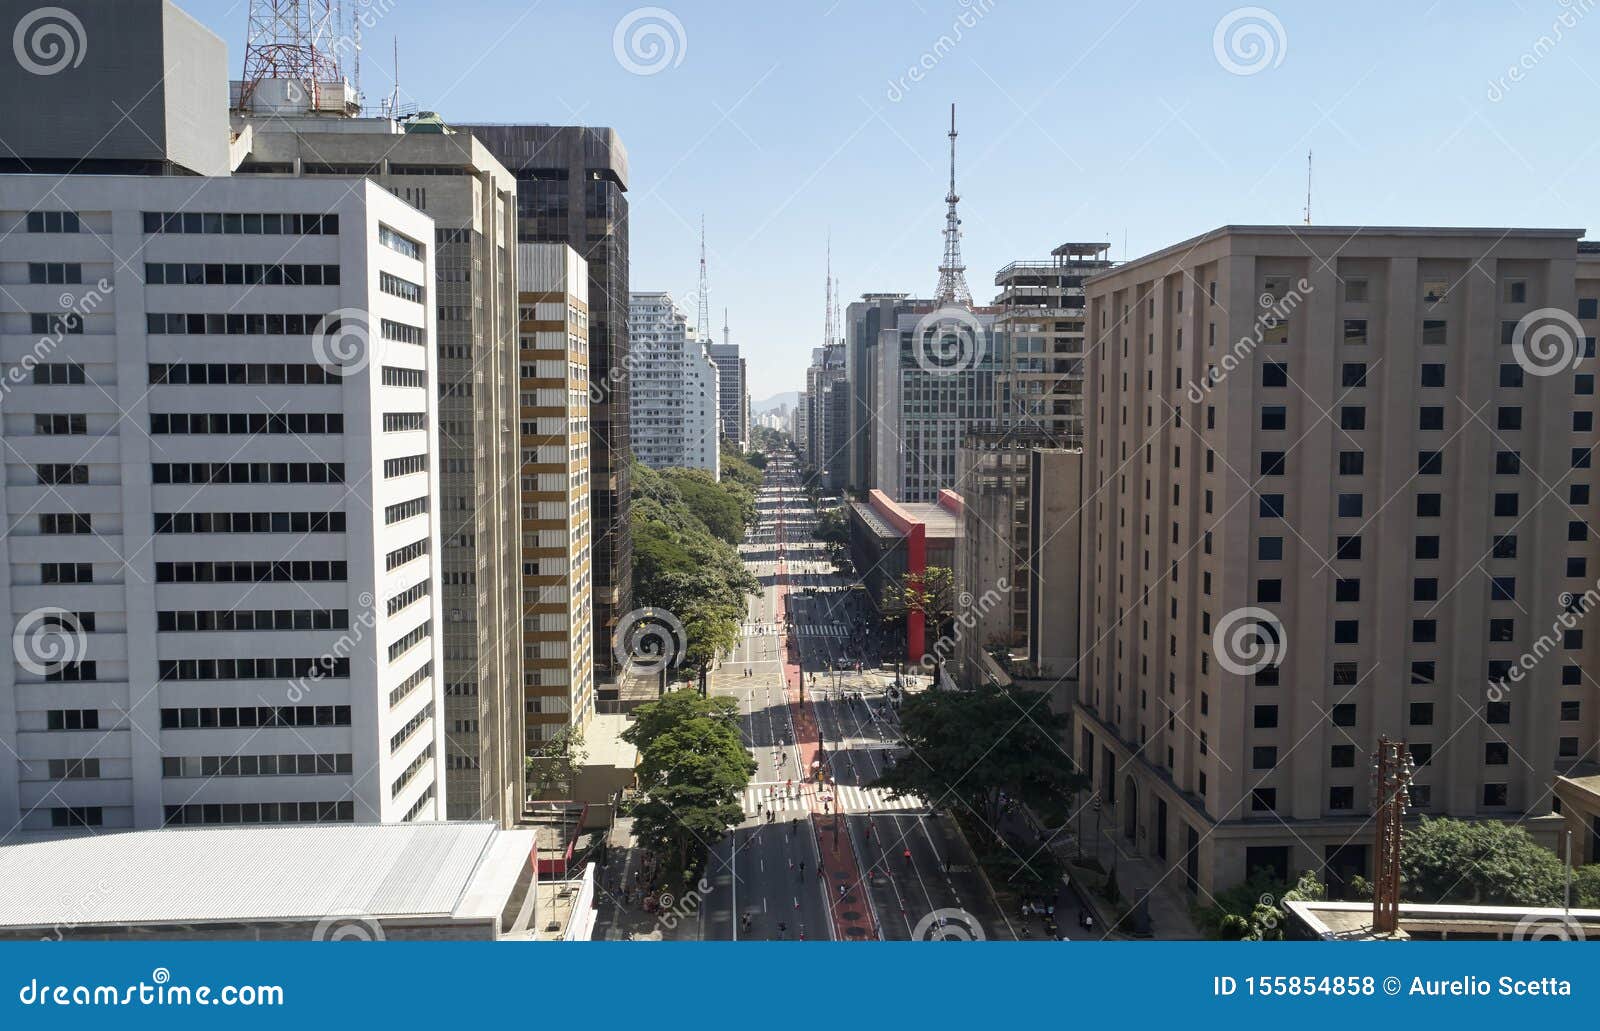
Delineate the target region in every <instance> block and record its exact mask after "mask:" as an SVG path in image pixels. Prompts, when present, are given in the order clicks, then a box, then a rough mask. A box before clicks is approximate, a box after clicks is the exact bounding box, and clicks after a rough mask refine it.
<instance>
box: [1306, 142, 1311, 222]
mask: <svg viewBox="0 0 1600 1031" xmlns="http://www.w3.org/2000/svg"><path fill="white" fill-rule="evenodd" d="M1310 224H1311V151H1310V150H1307V151H1306V225H1310Z"/></svg>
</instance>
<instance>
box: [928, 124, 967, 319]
mask: <svg viewBox="0 0 1600 1031" xmlns="http://www.w3.org/2000/svg"><path fill="white" fill-rule="evenodd" d="M960 200H961V195H960V194H958V193H956V106H955V105H954V104H951V105H950V192H949V193H947V194H945V198H944V201H945V204H947V205H948V210H946V212H945V216H944V263H943V264H941V265H940V266H939V289H938V290H937V291H936V292H935V295H934V296H935V298H936V299H937V300H938V302H939V303H940V304H941V305H946V304H959V305H963V306H966V307H969V308H970V307H971V306H972V291H971V290H970V289H968V287H967V267H966V266H965V265H963V264H962V263H961V216H960V215H958V214H956V204H957V203H958V202H959V201H960Z"/></svg>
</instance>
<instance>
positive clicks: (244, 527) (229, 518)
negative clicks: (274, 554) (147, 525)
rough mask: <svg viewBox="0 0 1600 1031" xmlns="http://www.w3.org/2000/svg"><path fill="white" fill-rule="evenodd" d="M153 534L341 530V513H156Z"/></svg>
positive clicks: (336, 531)
mask: <svg viewBox="0 0 1600 1031" xmlns="http://www.w3.org/2000/svg"><path fill="white" fill-rule="evenodd" d="M155 527H156V533H302V534H303V533H344V531H345V514H344V513H343V512H157V513H156V515H155Z"/></svg>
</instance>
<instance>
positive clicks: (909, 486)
mask: <svg viewBox="0 0 1600 1031" xmlns="http://www.w3.org/2000/svg"><path fill="white" fill-rule="evenodd" d="M894 314H895V320H894V322H893V323H892V324H887V323H886V324H885V325H884V326H883V328H882V329H881V330H880V331H879V339H878V343H877V345H876V346H875V347H873V348H871V349H870V353H871V355H872V360H873V368H872V369H871V371H870V372H869V373H868V378H869V379H870V380H871V382H872V385H873V396H872V403H871V406H870V410H871V412H872V416H871V418H872V420H873V423H874V425H873V432H872V437H871V443H872V458H871V464H872V468H871V473H870V478H871V481H872V483H873V484H874V485H875V487H876V488H877V489H879V490H882V491H884V492H885V493H887V494H889V495H890V496H892V497H894V498H895V499H896V500H899V501H919V502H926V501H932V500H934V499H935V498H937V497H938V495H939V491H941V490H944V489H946V488H951V487H954V486H955V485H956V482H957V470H956V464H957V463H956V459H957V452H958V451H959V449H960V445H961V441H962V439H963V438H965V437H966V435H967V434H968V433H972V432H979V431H984V430H990V429H993V428H994V426H995V369H996V368H997V367H1000V366H1001V365H1002V364H1003V362H1004V356H1003V355H1002V354H999V353H997V347H998V346H999V345H1000V344H1002V343H1003V338H997V337H996V335H995V333H994V321H995V316H996V312H995V310H994V309H992V308H968V309H952V308H950V307H942V308H937V307H934V306H932V305H931V304H927V305H919V306H910V305H905V304H904V303H903V302H900V303H897V304H896V305H895V306H894Z"/></svg>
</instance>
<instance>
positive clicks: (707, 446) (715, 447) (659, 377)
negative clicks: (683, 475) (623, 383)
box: [628, 292, 722, 478]
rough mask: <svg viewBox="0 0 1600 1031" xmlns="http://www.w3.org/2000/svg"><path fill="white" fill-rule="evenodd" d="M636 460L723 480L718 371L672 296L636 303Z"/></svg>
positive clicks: (632, 348) (632, 363)
mask: <svg viewBox="0 0 1600 1031" xmlns="http://www.w3.org/2000/svg"><path fill="white" fill-rule="evenodd" d="M629 302H630V306H629V316H628V340H629V344H628V348H629V350H628V355H629V368H628V372H629V376H630V377H631V380H632V385H631V388H630V389H631V404H632V420H633V454H634V457H635V458H637V459H638V460H639V461H641V462H643V463H644V464H645V465H647V466H649V467H650V468H652V469H668V468H685V469H705V470H707V471H708V472H710V473H711V474H712V475H713V476H717V477H719V478H720V476H721V472H722V470H721V465H722V461H721V447H720V444H719V438H720V432H719V429H718V427H719V417H718V412H719V395H718V381H717V366H716V363H715V362H713V361H712V360H711V358H710V357H709V355H708V354H707V353H706V342H705V341H702V340H700V339H699V338H698V337H695V336H692V335H691V334H690V331H689V318H688V316H687V315H686V314H684V312H683V310H682V309H681V308H679V307H678V306H677V304H676V303H675V302H674V301H673V299H672V295H671V294H668V293H659V292H652V293H633V294H630V295H629Z"/></svg>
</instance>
